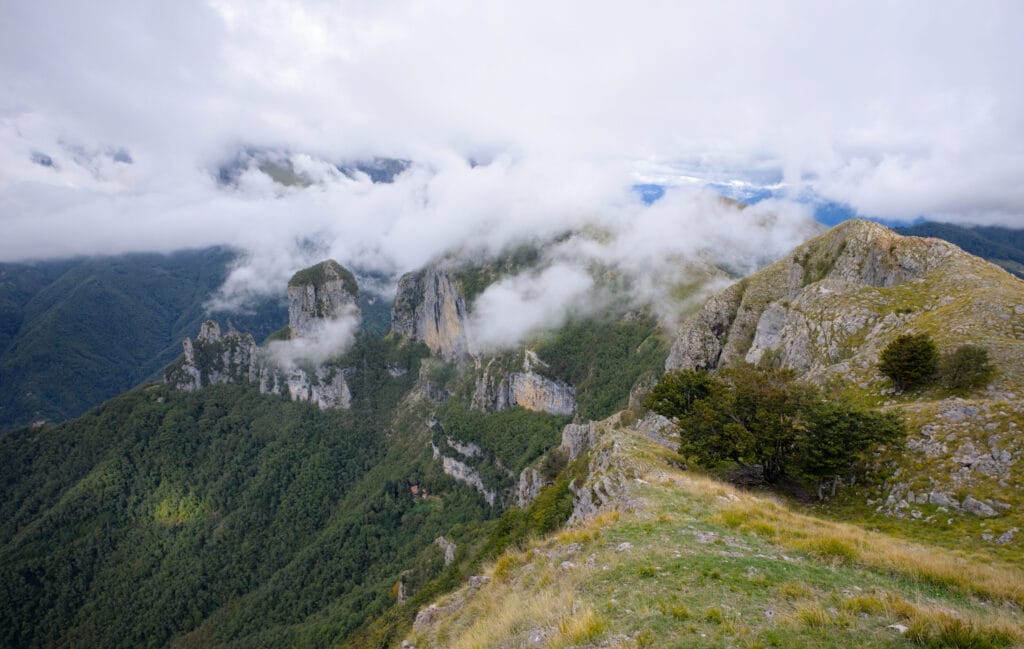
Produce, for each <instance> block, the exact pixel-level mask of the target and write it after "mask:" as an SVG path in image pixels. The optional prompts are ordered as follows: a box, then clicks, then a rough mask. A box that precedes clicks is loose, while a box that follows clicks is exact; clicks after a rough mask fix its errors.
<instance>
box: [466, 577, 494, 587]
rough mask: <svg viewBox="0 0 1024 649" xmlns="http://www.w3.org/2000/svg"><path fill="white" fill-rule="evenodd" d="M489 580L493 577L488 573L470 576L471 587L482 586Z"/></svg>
mask: <svg viewBox="0 0 1024 649" xmlns="http://www.w3.org/2000/svg"><path fill="white" fill-rule="evenodd" d="M489 581H491V578H490V577H488V576H487V575H473V576H472V577H470V578H469V587H470V588H480V587H481V586H483V585H485V584H487V583H488V582H489Z"/></svg>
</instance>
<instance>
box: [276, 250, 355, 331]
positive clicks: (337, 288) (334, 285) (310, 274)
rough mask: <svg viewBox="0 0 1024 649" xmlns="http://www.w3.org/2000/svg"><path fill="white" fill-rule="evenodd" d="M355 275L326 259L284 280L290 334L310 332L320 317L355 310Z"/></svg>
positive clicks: (332, 316) (320, 319)
mask: <svg viewBox="0 0 1024 649" xmlns="http://www.w3.org/2000/svg"><path fill="white" fill-rule="evenodd" d="M358 299H359V289H358V287H357V285H356V280H355V277H354V276H353V275H352V273H351V272H349V271H348V269H346V268H344V267H343V266H342V265H341V264H339V263H338V262H336V261H334V260H333V259H328V260H327V261H323V262H320V263H319V264H317V265H315V266H312V267H310V268H307V269H305V270H300V271H299V272H297V273H295V275H293V276H292V278H291V280H289V281H288V327H289V329H290V330H291V335H292V337H293V338H302V337H306V336H310V335H314V334H315V333H316V332H317V329H318V328H319V326H320V324H321V323H323V322H324V321H328V320H334V319H337V318H339V317H341V316H343V315H349V314H353V313H358V310H359V306H358Z"/></svg>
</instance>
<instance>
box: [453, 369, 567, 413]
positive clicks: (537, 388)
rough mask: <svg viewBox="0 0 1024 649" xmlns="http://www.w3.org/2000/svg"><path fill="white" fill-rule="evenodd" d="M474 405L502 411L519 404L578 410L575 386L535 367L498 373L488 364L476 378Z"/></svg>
mask: <svg viewBox="0 0 1024 649" xmlns="http://www.w3.org/2000/svg"><path fill="white" fill-rule="evenodd" d="M472 405H473V407H474V408H476V409H477V410H483V411H485V412H489V411H500V410H507V409H508V408H513V407H516V406H519V407H521V408H525V409H526V410H532V411H534V412H546V413H548V414H552V415H571V414H573V413H574V412H576V407H577V405H576V389H575V388H574V387H572V386H571V385H569V384H567V383H564V382H562V381H556V380H554V379H550V378H547V377H545V376H542V375H540V374H537V373H536V372H533V371H524V372H510V373H508V374H506V375H501V374H496V373H494V372H492V371H491V369H490V368H489V367H488V368H487V369H485V370H483V371H482V372H481V373H480V374H479V375H478V376H477V379H476V384H475V386H474V390H473V397H472Z"/></svg>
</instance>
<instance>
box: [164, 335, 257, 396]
mask: <svg viewBox="0 0 1024 649" xmlns="http://www.w3.org/2000/svg"><path fill="white" fill-rule="evenodd" d="M182 347H184V354H183V356H182V357H181V358H180V359H179V360H178V361H176V362H175V363H173V364H172V365H171V366H170V367H169V368H168V369H167V371H166V376H165V380H166V382H167V383H170V384H172V385H174V386H176V387H177V388H178V389H179V390H182V391H184V392H191V391H193V390H198V389H200V388H203V387H206V386H208V385H216V384H218V383H239V382H242V381H251V380H253V378H254V377H256V376H257V375H258V373H259V369H258V365H259V364H258V360H257V357H258V352H257V347H256V342H255V341H254V340H253V338H252V335H250V334H247V333H238V332H236V331H231V332H228V333H224V334H222V333H221V331H220V325H218V324H217V323H216V322H214V321H213V320H207V321H206V322H204V323H203V324H202V326H201V327H200V329H199V335H198V336H196V339H195V341H193V340H192V339H191V338H185V340H184V341H183V342H182Z"/></svg>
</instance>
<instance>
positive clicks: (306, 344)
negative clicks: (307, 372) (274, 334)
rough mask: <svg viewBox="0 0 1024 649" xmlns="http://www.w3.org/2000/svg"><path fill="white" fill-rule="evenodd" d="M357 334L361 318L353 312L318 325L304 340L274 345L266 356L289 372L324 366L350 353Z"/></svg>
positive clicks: (342, 314)
mask: <svg viewBox="0 0 1024 649" xmlns="http://www.w3.org/2000/svg"><path fill="white" fill-rule="evenodd" d="M358 331H359V314H358V312H357V311H356V310H355V309H354V308H353V309H350V310H349V311H348V312H345V313H341V314H339V315H338V316H337V317H334V318H331V319H330V320H323V321H320V322H318V323H317V327H316V328H315V329H314V330H313V331H311V332H310V333H308V334H306V335H304V336H302V337H301V338H291V339H288V340H275V341H271V342H270V343H268V344H267V352H268V353H269V354H270V357H271V358H272V359H273V360H274V361H275V362H276V363H277V364H278V365H280V366H281V367H283V368H285V369H286V370H290V369H294V368H295V367H296V366H297V365H305V364H312V365H321V364H323V363H324V362H325V361H327V360H329V359H331V358H336V357H338V356H340V355H342V354H344V353H345V352H347V351H348V350H349V349H350V348H351V347H352V343H353V342H355V337H356V332H358Z"/></svg>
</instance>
